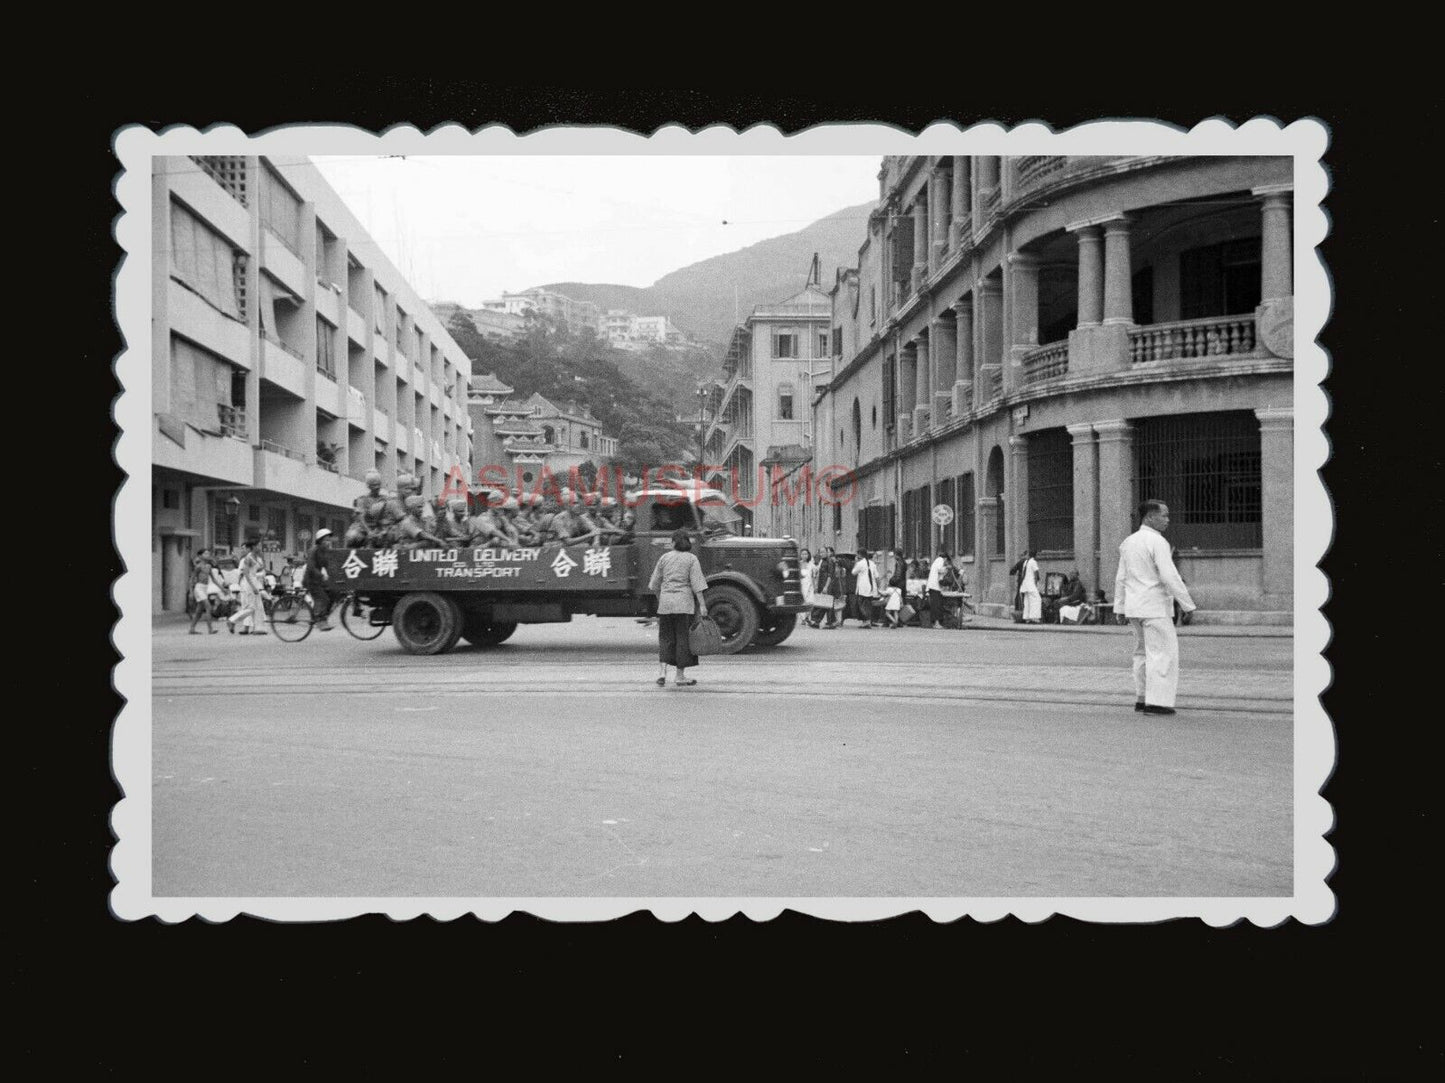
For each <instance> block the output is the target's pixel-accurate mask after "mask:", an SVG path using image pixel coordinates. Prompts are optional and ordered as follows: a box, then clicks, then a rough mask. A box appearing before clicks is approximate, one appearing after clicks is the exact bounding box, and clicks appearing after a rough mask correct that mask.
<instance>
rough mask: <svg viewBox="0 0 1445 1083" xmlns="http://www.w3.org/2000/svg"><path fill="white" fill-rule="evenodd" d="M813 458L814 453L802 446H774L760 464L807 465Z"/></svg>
mask: <svg viewBox="0 0 1445 1083" xmlns="http://www.w3.org/2000/svg"><path fill="white" fill-rule="evenodd" d="M812 457H813V453H812V451H810V450H809V449H808V448H806V447H804V446H803V445H802V444H773V445H771V446H770V447H769V448H768V453H767V455H765V456H763V458H762V459H760V460H759V462H764V463H805V462H807V461H808V460H809V459H811V458H812Z"/></svg>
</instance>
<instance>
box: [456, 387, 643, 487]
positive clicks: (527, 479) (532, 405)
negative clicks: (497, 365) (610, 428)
mask: <svg viewBox="0 0 1445 1083" xmlns="http://www.w3.org/2000/svg"><path fill="white" fill-rule="evenodd" d="M512 392H513V389H512V388H511V387H509V386H507V384H505V383H503V382H502V381H501V380H498V379H497V378H496V376H494V375H492V374H490V373H488V374H485V375H480V376H473V377H472V378H471V383H470V387H469V388H468V392H467V409H468V411H469V413H470V414H471V418H472V427H473V437H472V441H473V444H472V454H473V460H474V462H475V463H476V467H477V471H478V473H477V477H478V478H479V479H480V480H482V481H484V482H485V481H488V480H492V481H498V480H500V477H501V475H500V474H499V473H498V472H497V467H501V468H502V469H503V471H504V472H505V475H506V478H507V487H508V488H512V489H515V488H517V487H518V483H519V482H520V483H521V485H522V486H530V485H532V484H533V483H535V482H536V481H537V480H538V479H539V478H540V477H541V476H542V471H543V468H544V467H545V468H546V470H547V471H549V472H551V473H553V474H556V475H559V476H561V477H562V478H564V479H565V478H566V476H567V472H568V470H569V469H570V468H571V467H574V466H580V465H581V464H582V463H584V462H588V461H591V462H593V463H595V464H596V465H598V466H602V465H603V464H604V463H607V462H609V461H611V460H612V459H613V458H615V457H616V455H617V438H616V437H615V436H609V435H607V434H606V433H604V432H603V431H602V423H601V422H600V421H598V420H597V418H596V417H594V416H593V415H592V410H591V408H590V407H589V406H587V405H585V404H582V403H578V402H576V401H572V400H569V401H567V402H566V403H564V404H562V405H560V406H559V405H557V404H556V403H554V402H552V401H551V400H550V399H548V398H546V397H545V396H543V395H540V394H533V395H531V396H530V397H528V398H526V399H518V398H513V397H512ZM489 467H490V468H491V469H490V470H488V468H489ZM483 470H487V473H486V474H483V473H482V471H483Z"/></svg>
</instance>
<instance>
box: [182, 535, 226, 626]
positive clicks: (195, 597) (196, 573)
mask: <svg viewBox="0 0 1445 1083" xmlns="http://www.w3.org/2000/svg"><path fill="white" fill-rule="evenodd" d="M224 586H225V584H224V583H223V582H222V580H221V573H220V572H219V571H217V570H216V562H215V561H214V560H212V559H211V551H210V550H209V549H202V550H201V551H200V552H199V553H197V554H196V559H195V560H193V561H191V595H192V601H193V603H194V604H195V609H194V610H193V611H192V612H191V631H190V634H191V635H193V636H198V635H200V634H201V633H200V632H198V631H196V624H197V623H198V622H199V621H200V619H201V618H202V617H205V618H206V634H207V635H215V634H216V628H215V625H214V624H212V623H211V621H212V618H213V617H214V616H215V614H214V613H213V612H212V610H211V595H212V594H213V593H214V594H215V595H216V596H217V597H219V596H220V591H221V589H222V587H224Z"/></svg>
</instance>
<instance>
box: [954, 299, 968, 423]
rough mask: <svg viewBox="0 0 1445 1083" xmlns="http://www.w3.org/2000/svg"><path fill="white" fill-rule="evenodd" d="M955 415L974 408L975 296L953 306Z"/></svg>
mask: <svg viewBox="0 0 1445 1083" xmlns="http://www.w3.org/2000/svg"><path fill="white" fill-rule="evenodd" d="M953 337H954V349H955V360H954V364H953V389H952V390H953V416H954V417H958V416H959V415H960V414H964V413H967V412H968V411H969V410H972V409H973V296H972V294H970V295H969V296H968V297H965V298H964V299H963V300H962V301H959V302H958V303H957V304H955V305H954V306H953Z"/></svg>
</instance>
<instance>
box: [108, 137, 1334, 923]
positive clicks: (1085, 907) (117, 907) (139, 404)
mask: <svg viewBox="0 0 1445 1083" xmlns="http://www.w3.org/2000/svg"><path fill="white" fill-rule="evenodd" d="M1328 143H1329V132H1328V129H1327V128H1326V127H1325V125H1324V124H1323V123H1322V122H1320V121H1318V120H1315V119H1309V118H1306V119H1301V120H1297V121H1294V122H1291V123H1289V124H1287V125H1286V124H1282V123H1281V122H1280V121H1278V120H1276V119H1274V118H1270V117H1255V118H1252V119H1250V120H1248V121H1246V122H1244V123H1242V124H1234V123H1231V122H1229V121H1227V120H1224V119H1220V118H1213V119H1209V120H1205V121H1202V122H1201V123H1199V124H1197V125H1195V126H1194V127H1192V128H1190V129H1188V130H1184V129H1181V128H1178V127H1175V126H1172V125H1168V124H1164V123H1161V122H1158V121H1149V120H1127V119H1119V120H1113V119H1103V120H1097V121H1091V122H1088V123H1085V124H1080V125H1076V126H1074V127H1071V128H1069V129H1067V130H1065V131H1062V132H1055V131H1053V130H1052V129H1050V128H1049V127H1048V126H1047V125H1046V124H1044V123H1041V122H1038V121H1030V122H1028V123H1024V124H1019V125H1017V126H1014V127H1012V128H1008V127H1006V126H1004V125H1001V124H998V123H992V122H988V123H978V124H974V125H971V126H969V127H966V128H962V127H960V126H959V125H957V124H954V123H948V122H935V123H933V124H930V125H929V126H928V127H927V128H926V129H925V130H924V131H923V132H921V133H918V134H913V133H910V132H907V131H904V130H902V129H899V128H896V127H893V126H890V125H885V124H826V125H818V126H815V127H812V128H809V129H807V130H806V131H802V132H798V133H796V134H793V135H784V134H783V133H781V132H780V131H779V130H778V129H777V128H774V127H771V126H766V125H760V126H755V127H752V128H748V129H746V130H744V131H742V132H738V131H736V130H734V129H732V128H730V127H727V126H724V125H714V126H709V127H707V128H704V129H702V130H700V131H697V132H692V131H689V130H687V129H685V128H683V127H681V126H678V125H666V126H663V127H661V128H659V129H657V130H656V131H655V132H653V133H652V134H651V135H644V134H640V133H637V132H631V131H625V130H621V129H617V128H605V127H592V128H580V127H553V128H544V129H539V130H537V131H534V132H530V133H528V134H526V135H518V134H516V133H515V132H513V131H511V130H510V129H508V128H506V127H504V126H501V125H494V126H490V127H487V128H483V129H478V130H477V131H475V132H469V131H468V130H466V129H464V128H462V127H461V126H460V125H454V124H453V125H444V126H440V127H438V128H435V129H433V130H432V131H430V132H425V133H424V132H422V131H420V130H418V129H417V128H415V127H409V126H397V127H392V128H389V129H387V130H386V131H385V132H383V133H382V134H380V135H377V134H375V133H372V132H368V131H364V130H362V129H359V128H355V127H350V126H344V125H331V126H327V125H305V126H303V125H298V126H291V127H283V128H277V129H274V130H269V131H266V132H264V133H262V134H259V135H255V136H248V135H247V134H246V133H244V132H242V131H241V130H240V129H238V128H236V127H234V126H230V125H215V126H213V127H210V128H207V129H206V130H205V131H200V130H197V129H196V128H192V127H171V128H166V129H164V130H162V131H160V132H156V131H153V130H150V129H148V128H144V127H140V126H130V127H126V128H123V129H121V130H120V131H118V132H117V134H116V137H115V143H114V146H115V153H116V156H117V158H118V159H119V163H120V172H119V174H118V175H117V178H116V181H115V188H114V191H115V195H116V200H117V202H118V203H119V205H120V208H121V213H120V214H119V215H118V217H117V218H116V220H115V237H116V240H117V242H118V244H119V246H120V248H121V249H122V252H123V258H122V260H121V262H120V266H119V270H118V272H117V274H116V278H115V294H114V311H115V316H116V319H117V322H118V324H119V326H120V329H121V333H122V335H123V340H124V348H123V350H122V352H121V353H120V355H119V356H118V358H117V360H116V363H115V364H116V371H117V374H118V376H119V379H120V383H121V386H122V393H121V395H120V396H119V398H118V399H117V400H116V403H115V419H116V422H117V424H118V426H119V428H120V430H121V434H120V437H119V440H118V442H117V444H116V449H115V456H116V461H117V462H118V464H119V465H120V467H121V468H122V470H123V471H124V472H125V475H126V481H125V482H124V483H123V484H122V486H121V489H120V492H119V495H118V497H117V499H116V502H115V512H114V516H115V518H114V525H115V533H116V544H117V548H118V549H119V551H120V554H121V557H122V559H123V561H124V567H125V568H126V569H127V571H125V572H124V574H122V575H121V577H120V578H119V579H118V580H117V581H116V583H115V585H114V588H113V597H114V599H115V602H116V605H117V607H118V608H119V610H120V613H121V617H120V620H119V622H118V623H117V625H116V627H115V629H114V632H113V641H114V643H115V645H116V649H117V651H118V652H119V653H120V654H121V656H122V659H121V661H120V662H119V664H118V665H117V666H116V668H115V671H114V673H115V676H114V680H115V685H116V688H117V690H118V691H119V692H120V693H121V695H122V696H123V697H124V698H125V704H124V707H123V708H122V710H121V712H120V714H119V716H118V717H117V720H116V723H115V729H114V733H113V739H112V749H113V761H112V762H113V770H114V773H115V777H116V780H117V782H118V784H119V787H120V790H121V793H122V797H121V799H120V800H119V801H118V802H117V803H116V805H115V806H114V808H113V810H112V814H111V826H112V830H113V832H114V834H115V837H116V840H117V841H116V844H115V846H114V848H113V849H112V851H111V859H110V864H111V872H112V875H113V876H114V878H115V881H116V884H115V887H114V889H113V891H112V892H111V896H110V903H111V907H112V911H113V913H114V914H115V915H116V916H117V917H119V918H121V919H124V920H137V919H141V918H146V917H152V916H154V917H158V918H160V919H161V920H163V921H167V922H175V921H182V920H185V919H188V918H192V917H201V918H204V919H206V920H210V921H223V920H227V919H229V918H231V917H234V916H235V915H237V914H251V915H255V916H257V917H262V918H268V919H280V920H288V921H315V920H331V919H337V918H346V917H352V916H356V915H361V914H371V913H382V914H386V915H388V916H389V917H391V918H394V919H398V920H401V919H406V918H412V917H418V916H422V915H427V916H430V917H433V918H438V919H443V920H445V919H449V918H455V917H460V916H463V915H467V914H473V915H476V916H478V917H480V918H483V919H485V920H489V921H490V920H498V919H501V918H503V917H505V916H506V915H508V914H510V913H512V912H514V911H522V912H526V913H529V914H535V915H537V916H538V917H542V918H547V919H552V920H559V921H601V920H607V919H610V918H616V917H620V916H622V915H625V914H630V913H634V912H637V911H650V912H651V913H652V914H654V915H656V917H657V918H659V919H660V920H663V921H669V922H671V921H678V920H681V919H682V918H685V917H687V916H688V915H690V914H694V913H695V914H698V915H699V916H701V917H702V918H704V919H705V920H707V921H720V920H724V919H726V918H729V917H731V916H733V915H734V914H738V913H741V914H744V915H746V916H747V917H749V918H751V919H753V920H758V921H763V920H768V919H770V918H772V917H774V916H776V915H778V914H779V913H781V912H783V911H784V910H795V911H799V912H802V913H805V914H811V915H816V916H818V917H822V918H829V919H841V920H872V919H879V918H885V917H889V916H892V915H895V914H904V913H909V912H912V911H922V912H923V913H925V914H927V915H928V916H929V917H930V918H932V919H934V920H935V921H950V920H953V919H956V918H959V917H964V916H968V917H972V918H974V919H977V920H979V921H985V922H991V921H997V920H999V919H1000V918H1004V917H1007V916H1009V915H1013V916H1015V917H1018V918H1020V919H1022V920H1023V921H1027V922H1039V921H1043V920H1045V919H1047V918H1049V917H1051V916H1053V915H1055V914H1060V915H1065V916H1068V917H1074V918H1080V919H1084V920H1089V921H1108V922H1155V921H1161V920H1166V919H1170V918H1180V917H1197V918H1199V919H1201V920H1203V921H1205V922H1207V923H1209V924H1210V925H1213V926H1223V925H1229V924H1232V923H1235V922H1239V921H1250V922H1253V923H1254V924H1256V925H1260V926H1274V925H1278V924H1280V923H1281V922H1284V921H1286V920H1287V919H1289V918H1295V919H1297V920H1299V921H1301V922H1305V923H1308V924H1318V923H1321V922H1324V921H1327V920H1329V919H1330V917H1331V916H1332V915H1333V913H1334V909H1335V897H1334V893H1333V892H1332V891H1331V890H1330V888H1329V885H1328V878H1329V876H1330V874H1331V872H1332V871H1333V869H1334V860H1335V858H1334V849H1333V847H1332V846H1331V845H1330V844H1329V842H1328V841H1326V838H1325V836H1326V835H1327V834H1328V833H1329V831H1330V829H1331V827H1332V826H1333V810H1332V808H1331V806H1330V804H1329V803H1328V802H1327V801H1326V800H1325V799H1324V798H1323V797H1322V796H1321V794H1320V790H1321V789H1322V788H1323V787H1324V785H1325V783H1326V781H1327V780H1328V778H1329V777H1330V774H1331V772H1332V770H1333V768H1334V762H1335V740H1334V732H1333V728H1332V726H1331V724H1330V721H1329V719H1328V717H1327V716H1326V715H1325V713H1324V710H1323V708H1322V706H1321V705H1320V701H1319V697H1320V695H1321V694H1322V693H1323V692H1324V691H1325V689H1326V688H1327V687H1328V686H1329V683H1330V670H1329V666H1328V664H1327V663H1326V662H1325V660H1324V658H1323V656H1322V652H1323V650H1324V648H1325V646H1326V644H1327V643H1328V641H1329V637H1330V630H1329V625H1328V623H1327V622H1326V620H1325V618H1324V616H1323V614H1322V613H1321V611H1320V610H1321V607H1322V606H1323V605H1324V603H1325V600H1326V598H1327V597H1328V596H1329V584H1328V582H1327V580H1326V578H1325V575H1324V573H1323V572H1321V571H1320V570H1319V567H1318V565H1319V563H1320V561H1321V560H1322V559H1323V557H1324V554H1325V552H1326V550H1327V549H1328V547H1329V543H1330V539H1331V538H1332V536H1333V530H1334V519H1333V508H1332V505H1331V502H1330V499H1329V496H1328V494H1327V493H1326V491H1325V488H1324V484H1323V483H1322V481H1321V480H1320V477H1319V473H1318V471H1319V470H1320V469H1321V468H1322V467H1323V466H1324V464H1325V461H1326V460H1327V458H1328V456H1329V444H1328V441H1327V440H1326V438H1325V434H1324V422H1325V418H1326V416H1327V414H1328V400H1327V398H1326V395H1325V392H1324V391H1323V389H1322V388H1321V387H1320V384H1321V382H1322V381H1323V380H1324V378H1325V376H1326V374H1327V372H1328V368H1329V365H1328V357H1327V355H1326V353H1325V351H1324V349H1323V348H1322V347H1321V346H1320V345H1319V343H1318V341H1317V339H1318V336H1319V334H1320V332H1321V330H1322V328H1323V327H1324V325H1325V320H1326V318H1327V316H1328V313H1329V310H1330V304H1331V286H1330V282H1329V278H1328V276H1327V274H1326V271H1325V267H1324V263H1323V261H1322V260H1321V258H1320V256H1319V253H1318V252H1317V251H1316V249H1317V246H1318V245H1319V244H1320V243H1321V242H1322V241H1323V240H1324V238H1325V235H1326V232H1327V230H1328V221H1327V218H1326V215H1325V212H1324V210H1323V207H1322V203H1323V201H1324V198H1325V194H1326V192H1327V191H1328V189H1329V177H1328V174H1327V171H1326V168H1325V166H1324V164H1323V157H1324V154H1325V150H1326V147H1327V146H1328ZM1044 153H1047V154H1078V155H1091V154H1129V155H1155V154H1158V155H1226V154H1227V155H1277V156H1284V157H1290V158H1292V159H1293V162H1294V227H1295V228H1294V268H1295V320H1296V326H1295V335H1294V341H1295V357H1294V400H1295V401H1294V411H1295V419H1296V421H1295V431H1294V439H1295V454H1294V471H1295V474H1294V483H1295V523H1294V532H1295V535H1294V544H1295V561H1294V569H1295V571H1294V576H1295V584H1294V586H1295V593H1294V598H1295V613H1294V619H1295V623H1294V764H1293V768H1294V769H1293V775H1292V778H1293V786H1294V804H1293V813H1294V817H1293V826H1294V854H1293V866H1294V867H1293V876H1294V893H1293V894H1292V895H1289V896H1284V897H1266V898H906V897H900V898H788V899H781V898H777V899H775V898H697V899H684V898H659V899H646V898H594V899H577V898H473V899H462V898H436V899H433V898H267V897H263V898H164V897H161V898H158V897H155V896H154V895H153V894H152V885H151V858H152V849H151V847H152V839H151V672H152V666H151V663H152V655H151V619H150V618H151V571H150V568H151V564H150V558H149V549H150V540H149V530H150V518H151V517H150V506H149V505H150V499H151V490H150V485H149V477H150V469H151V450H150V435H149V434H150V432H151V428H152V423H151V416H150V412H151V395H150V386H151V349H150V334H151V330H150V304H151V300H150V298H151V294H150V278H151V266H152V261H151V158H152V157H153V156H156V155H184V154H248V155H249V154H264V155H308V156H311V155H366V154H377V155H380V154H415V155H420V154H427V155H444V154H514V155H522V154H527V155H532V154H537V155H552V154H555V155H560V154H569V155H587V154H599V155H617V154H631V155H671V154H689V155H711V154H717V155H722V154H731V155H750V154H757V155H781V154H808V155H825V154H826V155H844V154H854V155H870V156H872V155H876V156H882V155H885V154H999V155H1023V154H1044Z"/></svg>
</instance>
